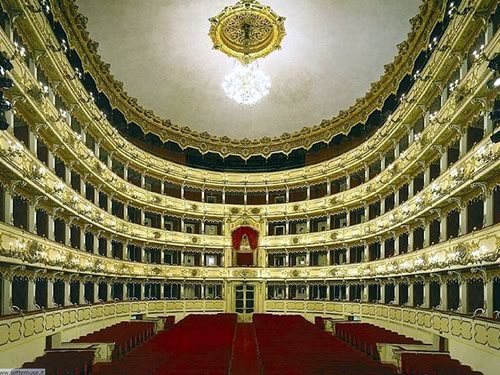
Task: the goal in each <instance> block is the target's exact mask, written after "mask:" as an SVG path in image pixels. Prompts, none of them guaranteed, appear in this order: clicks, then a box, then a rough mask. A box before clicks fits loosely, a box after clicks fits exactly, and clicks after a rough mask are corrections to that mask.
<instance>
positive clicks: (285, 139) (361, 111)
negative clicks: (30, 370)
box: [52, 0, 444, 159]
mask: <svg viewBox="0 0 500 375" xmlns="http://www.w3.org/2000/svg"><path fill="white" fill-rule="evenodd" d="M54 3H55V2H54ZM53 5H56V6H53V8H52V9H53V12H54V15H55V18H56V19H57V20H58V21H59V22H61V24H62V25H63V28H64V30H65V32H66V34H67V36H68V42H69V44H70V46H71V48H73V49H75V50H76V52H77V53H78V55H79V56H80V58H81V60H82V63H83V66H84V68H85V71H86V72H88V73H89V74H90V75H91V76H92V77H93V78H94V80H95V81H96V84H97V87H98V89H99V90H100V91H102V92H103V93H104V94H105V95H106V96H107V97H108V98H109V100H110V103H111V105H112V107H113V108H116V109H118V110H120V111H121V112H122V113H123V114H124V116H125V118H126V120H127V121H128V122H134V123H136V124H137V125H139V126H140V127H141V128H142V130H143V131H144V133H145V134H148V133H152V134H155V135H157V136H158V137H159V138H160V139H161V140H162V141H164V142H167V141H172V142H175V143H177V144H178V145H179V146H180V147H182V148H183V149H186V148H188V147H190V148H193V149H196V150H199V151H200V152H201V153H202V154H206V153H208V152H213V153H216V154H219V155H221V156H223V157H226V156H229V155H235V156H240V157H242V158H243V159H248V158H250V157H251V156H263V157H269V156H270V155H271V154H273V153H285V154H289V153H290V152H292V151H293V150H296V149H309V148H310V147H311V146H313V145H314V144H316V143H318V142H330V141H331V139H332V138H333V137H334V136H336V135H339V134H348V133H349V132H350V130H351V129H352V128H353V127H354V126H355V125H356V124H358V123H364V122H366V120H367V118H368V116H370V114H371V113H373V112H374V111H376V110H380V109H382V106H383V104H384V101H385V99H386V98H387V97H389V96H390V95H391V94H395V93H396V91H397V89H398V85H399V82H400V81H401V80H402V79H403V77H404V76H405V75H407V74H411V72H412V69H413V65H414V61H415V59H416V57H417V56H418V55H419V53H420V52H421V51H422V50H425V49H426V48H427V43H428V37H429V34H430V32H431V30H432V29H433V27H434V25H435V23H436V22H438V21H439V20H441V19H442V17H443V15H444V8H443V5H441V6H439V5H438V2H436V1H429V0H425V1H424V2H423V3H422V5H421V6H420V9H419V14H418V15H417V16H415V17H413V18H412V19H411V20H410V24H411V31H410V32H409V34H408V38H407V40H406V41H405V42H403V43H400V44H398V45H397V47H398V54H397V56H396V57H395V58H394V61H393V62H392V63H390V64H387V65H385V66H384V70H385V73H384V74H383V75H382V77H381V78H380V79H379V81H378V82H375V83H372V84H371V89H370V91H369V92H368V93H367V94H366V95H365V96H364V97H362V98H359V99H357V100H356V102H355V104H354V105H352V106H351V107H350V108H349V109H347V110H345V111H340V112H339V114H338V115H337V116H336V117H333V118H331V119H330V120H323V121H322V122H321V124H317V125H314V126H310V127H304V128H303V129H302V130H300V131H297V132H294V133H291V134H290V133H283V134H282V135H281V136H279V137H274V138H270V137H263V138H260V139H247V138H244V139H231V138H228V137H217V136H213V135H210V134H209V133H207V132H203V133H199V132H197V131H194V130H192V129H191V128H189V127H187V126H179V125H176V124H173V123H172V122H171V121H170V120H168V119H161V118H160V117H158V116H157V115H156V114H155V113H154V112H153V111H152V110H150V109H146V108H143V107H142V106H141V105H140V104H139V103H138V100H137V99H136V98H134V97H131V96H129V95H128V94H127V92H126V91H125V90H124V85H123V82H120V81H118V80H117V79H115V77H114V76H113V75H112V73H111V66H110V64H108V63H106V62H104V61H102V59H101V56H100V55H99V54H98V43H97V42H95V41H93V40H92V39H91V38H90V36H89V32H88V31H87V18H86V17H85V16H83V15H82V14H80V13H79V11H78V6H77V4H76V2H75V0H60V1H58V2H57V4H53Z"/></svg>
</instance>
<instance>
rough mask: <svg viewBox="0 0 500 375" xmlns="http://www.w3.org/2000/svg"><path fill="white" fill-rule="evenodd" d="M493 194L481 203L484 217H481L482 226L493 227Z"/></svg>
mask: <svg viewBox="0 0 500 375" xmlns="http://www.w3.org/2000/svg"><path fill="white" fill-rule="evenodd" d="M493 203H494V202H493V193H491V194H490V195H488V196H486V197H485V198H484V201H483V211H484V217H483V223H484V226H485V227H487V226H490V225H493V219H494V218H493V214H494V204H493Z"/></svg>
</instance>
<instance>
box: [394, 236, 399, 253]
mask: <svg viewBox="0 0 500 375" xmlns="http://www.w3.org/2000/svg"><path fill="white" fill-rule="evenodd" d="M394 255H395V256H396V255H399V236H397V237H395V238H394Z"/></svg>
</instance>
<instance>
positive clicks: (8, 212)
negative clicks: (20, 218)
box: [3, 188, 14, 225]
mask: <svg viewBox="0 0 500 375" xmlns="http://www.w3.org/2000/svg"><path fill="white" fill-rule="evenodd" d="M3 205H4V218H5V222H6V223H7V224H9V225H13V224H14V199H13V197H12V194H11V193H10V191H8V190H7V189H5V188H4V189H3Z"/></svg>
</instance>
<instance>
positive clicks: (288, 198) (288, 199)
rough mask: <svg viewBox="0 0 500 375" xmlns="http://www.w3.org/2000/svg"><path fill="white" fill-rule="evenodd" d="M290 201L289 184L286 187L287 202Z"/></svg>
mask: <svg viewBox="0 0 500 375" xmlns="http://www.w3.org/2000/svg"><path fill="white" fill-rule="evenodd" d="M288 202H290V189H289V188H288V186H287V188H286V203H288Z"/></svg>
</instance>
